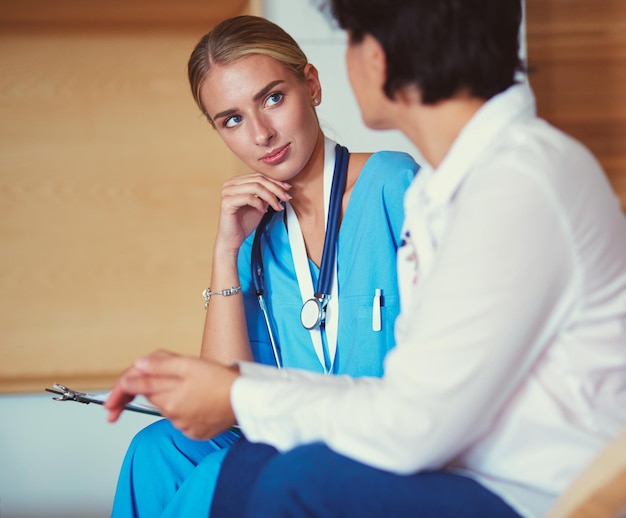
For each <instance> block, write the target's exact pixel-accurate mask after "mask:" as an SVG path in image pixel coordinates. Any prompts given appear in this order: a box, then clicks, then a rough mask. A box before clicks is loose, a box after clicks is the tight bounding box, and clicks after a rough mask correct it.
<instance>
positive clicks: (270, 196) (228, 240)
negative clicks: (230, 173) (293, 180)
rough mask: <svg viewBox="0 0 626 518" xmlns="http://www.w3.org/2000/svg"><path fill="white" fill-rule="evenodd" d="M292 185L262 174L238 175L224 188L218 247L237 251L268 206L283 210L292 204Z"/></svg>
mask: <svg viewBox="0 0 626 518" xmlns="http://www.w3.org/2000/svg"><path fill="white" fill-rule="evenodd" d="M290 188H291V185H289V184H288V183H285V182H278V181H275V180H272V179H271V178H268V177H266V176H263V175H262V174H259V173H250V174H246V175H242V176H236V177H234V178H231V179H230V180H227V181H226V182H225V183H224V185H223V187H222V199H221V206H220V219H219V225H218V229H217V237H216V244H221V245H222V246H223V247H225V248H226V249H229V250H231V251H234V252H237V251H238V250H239V247H240V246H241V243H243V241H244V239H246V237H248V236H249V235H250V233H251V232H252V231H253V230H254V229H255V228H256V227H257V225H258V224H259V222H260V221H261V218H262V217H263V214H265V212H266V211H267V208H268V206H271V207H273V208H274V209H275V210H276V211H282V210H283V206H282V205H281V203H280V202H281V201H285V202H286V201H289V200H290V199H291V196H290V195H289V193H288V190H289V189H290Z"/></svg>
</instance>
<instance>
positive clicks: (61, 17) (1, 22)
mask: <svg viewBox="0 0 626 518" xmlns="http://www.w3.org/2000/svg"><path fill="white" fill-rule="evenodd" d="M248 4H249V2H248V1H247V0H2V2H0V27H12V28H17V27H19V28H22V29H23V28H33V27H41V28H46V29H50V28H53V27H57V28H61V27H63V28H80V29H82V30H85V29H93V28H96V27H107V28H111V27H117V28H120V27H129V28H131V29H132V30H133V31H136V30H138V29H140V28H146V27H152V28H154V27H161V28H163V27H166V28H168V29H170V30H171V29H172V28H173V27H181V28H184V29H189V28H190V27H196V28H200V30H202V29H204V28H205V27H207V26H208V25H211V24H214V23H215V21H216V20H223V19H224V18H227V17H229V16H232V15H233V14H239V13H241V12H243V11H244V10H246V9H247V8H248Z"/></svg>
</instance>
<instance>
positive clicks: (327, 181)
mask: <svg viewBox="0 0 626 518" xmlns="http://www.w3.org/2000/svg"><path fill="white" fill-rule="evenodd" d="M335 146H336V143H335V142H333V141H332V140H330V139H329V138H326V137H325V138H324V221H325V222H326V223H325V226H326V224H328V206H329V204H330V191H331V186H332V183H333V171H334V167H335ZM286 210H287V226H288V230H289V231H288V234H289V246H290V247H291V255H292V257H293V263H294V266H295V269H296V277H297V279H298V286H299V288H300V295H301V297H302V303H303V304H304V303H305V302H306V301H307V300H309V299H310V298H312V297H313V296H314V290H315V288H314V286H313V279H312V278H311V270H310V269H309V258H308V256H307V254H306V247H305V245H304V236H303V235H302V229H301V228H300V222H299V221H298V217H297V216H296V213H295V211H294V210H293V207H292V206H291V204H290V203H287V204H286ZM332 271H333V281H332V288H331V292H330V299H329V301H328V305H327V306H326V323H325V325H324V329H325V331H326V344H327V346H328V357H329V360H330V366H327V365H326V360H325V358H324V346H323V344H322V329H321V326H318V327H316V328H315V329H311V330H310V331H309V334H310V335H311V341H312V342H313V348H314V349H315V354H317V358H318V360H319V362H320V364H321V365H322V368H323V369H324V373H326V374H329V373H331V372H332V371H333V365H334V363H335V354H336V352H337V329H338V327H339V325H338V324H339V300H338V299H339V296H338V289H337V256H336V255H335V257H334V258H333V269H332Z"/></svg>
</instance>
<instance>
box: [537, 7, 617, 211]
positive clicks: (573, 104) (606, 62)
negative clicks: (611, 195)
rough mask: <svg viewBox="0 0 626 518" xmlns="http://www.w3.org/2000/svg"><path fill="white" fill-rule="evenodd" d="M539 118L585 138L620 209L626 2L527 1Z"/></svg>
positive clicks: (579, 137) (575, 135)
mask: <svg viewBox="0 0 626 518" xmlns="http://www.w3.org/2000/svg"><path fill="white" fill-rule="evenodd" d="M526 7H527V39H528V57H529V64H530V67H531V75H530V81H531V84H532V86H533V89H534V91H535V94H536V96H537V107H538V111H539V113H540V115H542V116H543V117H544V118H546V119H547V120H549V121H550V122H552V123H553V124H555V125H556V126H558V127H560V128H562V129H563V130H565V131H566V132H568V133H570V134H571V135H573V136H574V137H576V138H578V139H579V140H581V141H582V142H583V143H585V144H586V145H587V146H588V147H589V148H590V149H591V150H592V151H593V153H594V154H595V155H596V156H597V157H598V159H599V160H600V162H601V163H602V165H603V166H604V168H605V170H606V172H607V174H608V176H609V178H610V180H611V183H612V184H613V186H614V188H615V189H616V191H617V192H618V194H619V196H620V197H621V200H622V206H623V207H624V208H625V209H626V2H624V0H602V1H601V2H589V1H587V0H526Z"/></svg>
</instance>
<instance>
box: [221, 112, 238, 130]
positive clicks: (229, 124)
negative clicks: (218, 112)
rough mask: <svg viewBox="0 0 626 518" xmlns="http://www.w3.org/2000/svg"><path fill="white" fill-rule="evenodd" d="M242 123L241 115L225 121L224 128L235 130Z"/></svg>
mask: <svg viewBox="0 0 626 518" xmlns="http://www.w3.org/2000/svg"><path fill="white" fill-rule="evenodd" d="M240 122H241V115H233V116H232V117H228V119H226V120H225V121H224V127H226V128H234V127H235V126H237V124H239V123H240Z"/></svg>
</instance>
